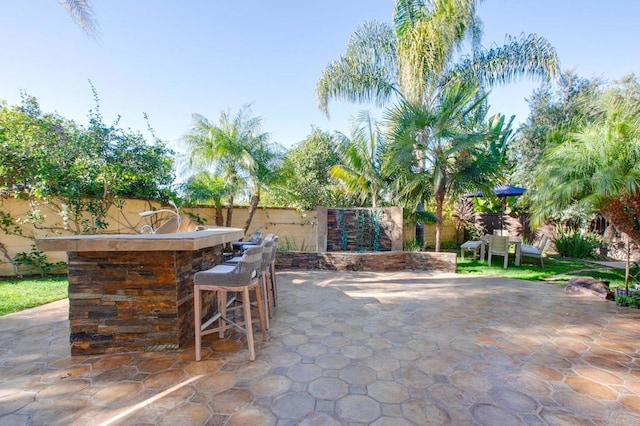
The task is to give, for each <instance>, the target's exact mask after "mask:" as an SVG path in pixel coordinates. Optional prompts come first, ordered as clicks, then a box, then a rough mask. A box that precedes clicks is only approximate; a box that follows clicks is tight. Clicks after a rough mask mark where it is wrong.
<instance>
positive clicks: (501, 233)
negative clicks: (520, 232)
mask: <svg viewBox="0 0 640 426" xmlns="http://www.w3.org/2000/svg"><path fill="white" fill-rule="evenodd" d="M493 235H498V236H500V237H508V236H509V231H508V230H506V229H494V230H493Z"/></svg>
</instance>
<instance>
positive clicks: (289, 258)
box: [276, 251, 456, 272]
mask: <svg viewBox="0 0 640 426" xmlns="http://www.w3.org/2000/svg"><path fill="white" fill-rule="evenodd" d="M276 268H277V269H303V270H308V269H326V270H332V271H402V270H417V271H443V272H455V271H456V254H455V253H432V252H410V251H393V252H382V253H373V252H372V253H347V252H332V253H315V252H278V253H277V255H276Z"/></svg>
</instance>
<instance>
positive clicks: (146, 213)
mask: <svg viewBox="0 0 640 426" xmlns="http://www.w3.org/2000/svg"><path fill="white" fill-rule="evenodd" d="M169 204H170V205H171V206H172V207H173V208H174V209H175V210H168V209H160V210H145V211H143V212H140V213H138V214H139V215H140V216H142V217H149V216H153V215H155V214H158V213H173V214H174V215H176V224H177V225H178V226H177V228H176V232H180V225H181V218H180V210H179V209H178V206H176V203H174V202H173V200H169ZM146 230H148V231H149V232H150V233H151V234H155V233H156V230H155V229H153V227H152V226H151V225H142V228H140V233H141V234H144V232H145V231H146Z"/></svg>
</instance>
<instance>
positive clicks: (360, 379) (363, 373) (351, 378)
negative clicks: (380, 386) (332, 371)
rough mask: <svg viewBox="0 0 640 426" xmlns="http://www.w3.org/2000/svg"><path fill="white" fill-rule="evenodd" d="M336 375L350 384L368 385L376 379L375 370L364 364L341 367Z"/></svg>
mask: <svg viewBox="0 0 640 426" xmlns="http://www.w3.org/2000/svg"><path fill="white" fill-rule="evenodd" d="M338 376H339V377H340V378H341V379H342V380H344V381H345V382H347V383H349V384H351V385H368V384H370V383H373V382H374V381H375V380H376V372H375V371H373V370H372V369H370V368H369V367H364V366H348V367H345V368H342V369H341V370H340V373H339V374H338Z"/></svg>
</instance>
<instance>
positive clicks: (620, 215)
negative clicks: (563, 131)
mask: <svg viewBox="0 0 640 426" xmlns="http://www.w3.org/2000/svg"><path fill="white" fill-rule="evenodd" d="M586 107H587V108H588V109H589V110H590V111H595V112H596V114H595V117H594V118H593V119H590V120H588V121H587V122H585V124H584V125H583V126H581V127H580V128H579V130H577V131H575V132H573V133H570V134H569V135H567V138H566V139H565V140H564V141H563V142H562V143H561V144H560V145H558V146H556V147H554V148H552V149H550V150H548V151H546V153H545V155H544V158H543V160H542V161H541V162H540V164H539V165H538V167H536V170H535V174H534V179H533V184H534V190H532V191H530V196H529V197H528V198H529V204H530V205H531V211H532V222H533V223H534V225H535V224H540V223H542V222H543V221H544V220H546V219H548V218H551V217H553V216H557V215H559V214H560V212H562V211H564V210H566V209H577V210H579V211H584V212H587V213H600V214H602V216H603V217H604V218H605V219H606V220H607V221H609V222H610V223H611V224H612V225H613V226H614V227H615V228H616V229H617V230H618V231H619V232H621V233H624V234H626V235H627V236H628V237H629V239H630V240H631V241H632V242H633V243H635V244H640V227H639V226H638V222H637V218H638V217H640V83H639V82H638V81H637V79H636V78H635V76H629V77H626V78H624V79H623V80H621V81H620V82H616V83H614V84H612V85H610V86H609V87H607V88H606V90H604V91H603V92H602V94H600V95H599V96H598V97H597V98H596V99H594V100H593V101H592V102H591V103H589V104H588V105H586ZM590 114H591V113H590Z"/></svg>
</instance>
